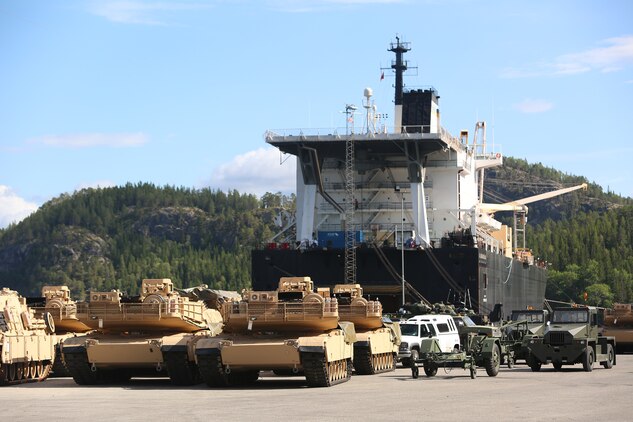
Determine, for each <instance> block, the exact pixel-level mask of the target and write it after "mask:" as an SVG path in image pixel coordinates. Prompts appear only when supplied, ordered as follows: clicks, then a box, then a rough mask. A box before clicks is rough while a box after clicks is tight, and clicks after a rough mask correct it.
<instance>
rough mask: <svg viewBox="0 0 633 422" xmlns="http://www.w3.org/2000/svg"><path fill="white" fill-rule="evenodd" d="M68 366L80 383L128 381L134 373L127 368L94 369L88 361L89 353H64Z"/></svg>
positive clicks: (71, 374)
mask: <svg viewBox="0 0 633 422" xmlns="http://www.w3.org/2000/svg"><path fill="white" fill-rule="evenodd" d="M64 362H66V368H67V369H68V372H69V373H70V376H71V377H73V380H75V382H76V383H77V384H78V385H96V384H110V383H112V384H118V383H124V382H126V381H128V380H129V379H130V378H131V377H132V374H131V373H130V371H128V370H127V369H109V370H104V369H98V368H96V369H95V370H93V369H92V365H90V362H88V353H87V352H86V351H85V349H84V351H83V352H73V353H64Z"/></svg>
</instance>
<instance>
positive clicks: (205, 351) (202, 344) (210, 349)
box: [194, 336, 222, 356]
mask: <svg viewBox="0 0 633 422" xmlns="http://www.w3.org/2000/svg"><path fill="white" fill-rule="evenodd" d="M221 349H222V345H221V341H220V339H217V338H214V337H206V336H201V338H200V339H199V340H198V341H196V342H195V344H194V350H195V354H196V355H198V356H202V355H205V356H208V355H217V354H218V353H220V350H221Z"/></svg>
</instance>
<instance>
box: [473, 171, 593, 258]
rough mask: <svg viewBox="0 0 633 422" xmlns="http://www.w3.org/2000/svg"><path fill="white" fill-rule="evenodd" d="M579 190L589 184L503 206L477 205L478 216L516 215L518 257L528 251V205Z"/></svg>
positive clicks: (515, 243) (514, 231) (514, 241)
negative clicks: (519, 237) (519, 224)
mask: <svg viewBox="0 0 633 422" xmlns="http://www.w3.org/2000/svg"><path fill="white" fill-rule="evenodd" d="M578 189H583V190H587V184H586V183H582V184H580V185H576V186H571V187H568V188H563V189H557V190H554V191H550V192H545V193H541V194H538V195H533V196H528V197H527V198H523V199H517V200H515V201H510V202H505V203H503V204H488V203H481V204H479V205H477V208H478V211H479V212H478V214H485V215H488V216H489V217H492V215H493V214H494V213H495V212H498V211H512V212H513V214H514V222H513V228H512V232H513V235H514V239H513V250H514V252H515V253H517V255H518V252H519V251H522V252H523V251H526V249H525V225H526V223H527V213H528V207H527V204H531V203H533V202H537V201H542V200H544V199H550V198H554V197H556V196H560V195H564V194H566V193H569V192H573V191H576V190H578ZM517 220H518V221H519V222H520V223H521V227H520V228H518V227H517ZM518 232H521V234H522V240H523V246H522V248H521V250H519V249H518V248H517V246H518Z"/></svg>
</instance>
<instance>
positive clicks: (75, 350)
mask: <svg viewBox="0 0 633 422" xmlns="http://www.w3.org/2000/svg"><path fill="white" fill-rule="evenodd" d="M62 347H63V349H62V351H63V353H64V354H66V355H69V354H80V353H86V352H87V351H86V347H85V346H67V345H63V346H62Z"/></svg>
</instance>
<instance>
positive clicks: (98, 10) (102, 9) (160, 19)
mask: <svg viewBox="0 0 633 422" xmlns="http://www.w3.org/2000/svg"><path fill="white" fill-rule="evenodd" d="M210 7H212V5H210V4H202V3H188V2H182V1H180V2H176V1H163V2H157V1H140V0H134V1H112V0H105V1H103V0H102V1H94V2H92V4H91V6H90V12H91V13H92V14H94V15H97V16H101V17H102V18H105V19H107V20H109V21H111V22H116V23H123V24H136V25H169V22H168V19H167V18H166V17H165V16H163V15H166V14H167V15H170V17H171V14H172V13H173V12H179V11H187V10H200V9H208V8H210Z"/></svg>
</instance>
